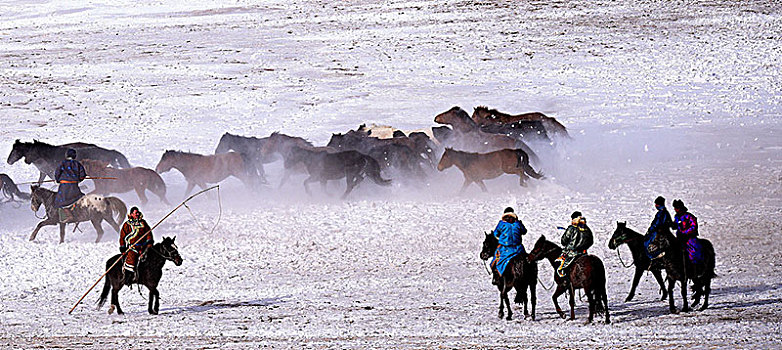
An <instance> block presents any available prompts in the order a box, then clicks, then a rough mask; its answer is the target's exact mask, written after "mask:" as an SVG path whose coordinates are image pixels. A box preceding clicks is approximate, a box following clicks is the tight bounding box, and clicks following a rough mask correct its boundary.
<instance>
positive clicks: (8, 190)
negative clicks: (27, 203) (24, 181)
mask: <svg viewBox="0 0 782 350" xmlns="http://www.w3.org/2000/svg"><path fill="white" fill-rule="evenodd" d="M0 193H1V194H2V195H3V197H4V199H5V200H6V201H9V202H16V201H18V200H17V199H16V197H19V199H20V200H23V199H30V194H29V193H25V192H22V191H20V190H19V187H18V186H16V184H15V183H14V180H11V177H10V176H8V175H7V174H0Z"/></svg>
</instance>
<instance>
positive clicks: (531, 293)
mask: <svg viewBox="0 0 782 350" xmlns="http://www.w3.org/2000/svg"><path fill="white" fill-rule="evenodd" d="M535 288H537V286H536V285H535V283H530V285H529V302H530V306H531V307H532V314H531V317H532V320H533V321H535V304H536V303H537V302H538V297H537V292H536V291H535Z"/></svg>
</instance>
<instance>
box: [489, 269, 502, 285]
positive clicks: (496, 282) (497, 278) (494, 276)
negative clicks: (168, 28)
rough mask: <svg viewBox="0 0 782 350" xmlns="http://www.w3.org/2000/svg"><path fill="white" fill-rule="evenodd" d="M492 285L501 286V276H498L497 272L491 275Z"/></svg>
mask: <svg viewBox="0 0 782 350" xmlns="http://www.w3.org/2000/svg"><path fill="white" fill-rule="evenodd" d="M491 284H493V285H495V286H497V285H499V284H500V276H499V275H498V274H497V272H492V274H491Z"/></svg>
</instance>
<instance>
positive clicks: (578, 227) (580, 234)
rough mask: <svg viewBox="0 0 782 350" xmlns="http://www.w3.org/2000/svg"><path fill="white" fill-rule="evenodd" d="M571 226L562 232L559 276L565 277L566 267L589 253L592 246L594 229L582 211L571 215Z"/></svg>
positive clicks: (558, 259)
mask: <svg viewBox="0 0 782 350" xmlns="http://www.w3.org/2000/svg"><path fill="white" fill-rule="evenodd" d="M570 219H571V222H570V226H568V227H567V229H565V233H564V234H562V256H560V257H559V258H557V261H560V265H559V268H557V274H558V275H559V277H565V275H566V274H567V271H566V269H567V268H568V266H570V264H572V263H573V262H574V261H576V259H577V258H578V257H580V256H581V255H584V254H586V253H587V249H589V247H591V246H592V243H593V239H592V230H590V229H589V227H588V226H587V224H586V218H584V217H583V216H581V212H580V211H575V212H573V214H572V215H570Z"/></svg>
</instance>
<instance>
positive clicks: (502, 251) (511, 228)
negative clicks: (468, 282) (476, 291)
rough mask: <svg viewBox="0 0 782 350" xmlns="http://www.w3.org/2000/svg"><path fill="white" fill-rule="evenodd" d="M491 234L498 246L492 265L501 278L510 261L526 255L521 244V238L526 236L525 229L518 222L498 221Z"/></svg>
mask: <svg viewBox="0 0 782 350" xmlns="http://www.w3.org/2000/svg"><path fill="white" fill-rule="evenodd" d="M493 233H494V236H495V237H497V239H498V240H499V244H500V245H499V247H497V251H496V252H495V253H494V262H493V265H494V266H495V267H496V268H497V272H499V273H500V276H502V274H503V273H504V272H505V268H506V267H507V266H508V263H509V262H510V259H512V258H513V257H515V256H516V255H519V254H521V253H525V254H526V251H525V250H524V246H523V245H522V244H521V236H522V235H525V234H527V228H526V227H524V224H523V223H522V222H521V221H518V220H517V221H515V222H513V223H510V222H507V221H504V220H500V222H499V223H498V224H497V227H496V228H495V229H494V232H493Z"/></svg>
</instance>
